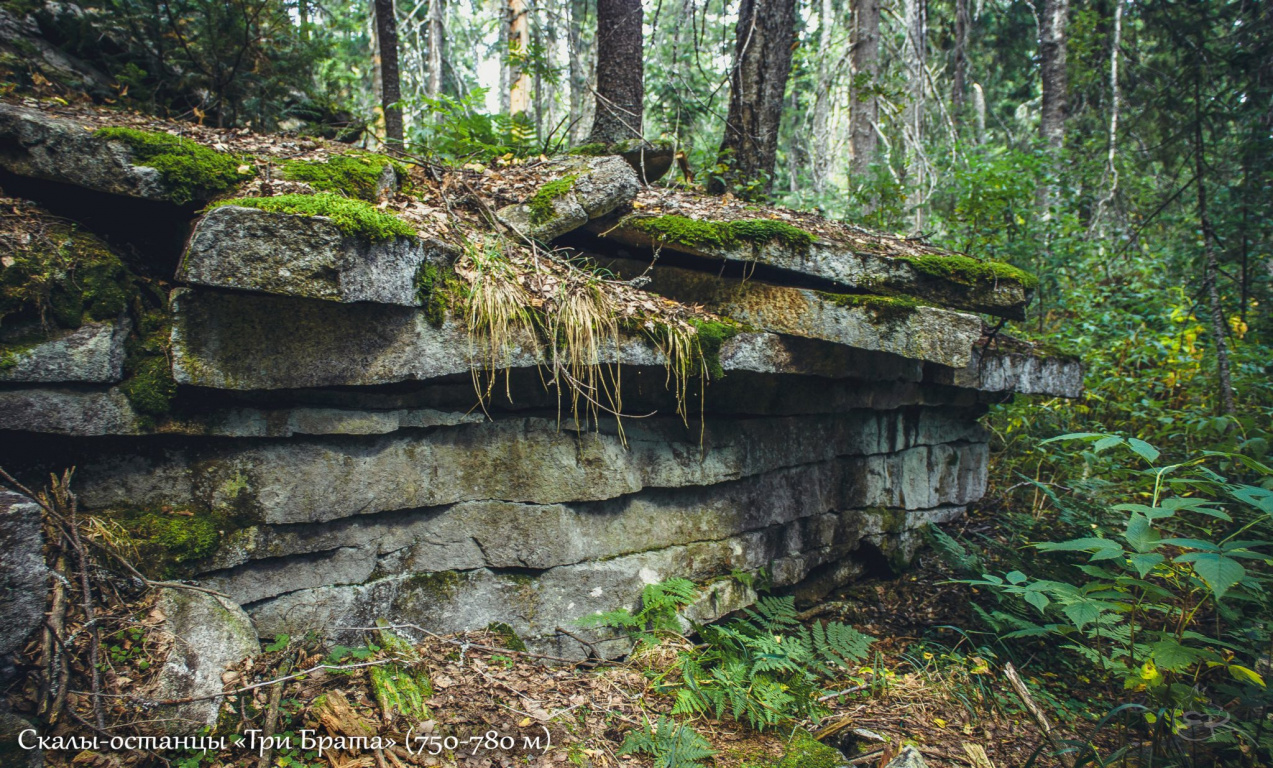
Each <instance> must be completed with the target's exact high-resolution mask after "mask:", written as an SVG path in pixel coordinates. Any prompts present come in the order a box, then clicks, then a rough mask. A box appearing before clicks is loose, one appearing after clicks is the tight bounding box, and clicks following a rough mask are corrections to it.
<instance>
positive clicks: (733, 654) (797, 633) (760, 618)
mask: <svg viewBox="0 0 1273 768" xmlns="http://www.w3.org/2000/svg"><path fill="white" fill-rule="evenodd" d="M701 634H702V637H703V639H704V640H705V641H706V648H703V649H701V650H698V649H696V650H695V651H687V652H685V653H682V654H681V656H680V658H679V661H678V665H677V668H678V669H679V673H680V679H679V680H678V681H677V682H676V683H672V684H669V685H667V686H665V688H664V689H665V690H667V689H669V688H674V689H675V696H676V704H675V706H674V707H673V709H672V713H673V714H677V715H687V716H694V717H696V716H700V715H701V716H709V717H716V718H721V717H724V716H725V715H726V714H729V715H730V716H732V717H733V718H734V719H735V720H739V721H742V722H746V723H748V724H749V725H751V726H752V727H753V728H756V729H760V730H763V729H765V728H771V727H774V726H778V725H781V724H783V723H786V722H789V721H791V720H793V719H798V718H811V719H816V718H817V717H820V716H821V715H822V714H824V713H825V710H824V708H823V707H822V706H821V705H820V704H819V703H818V694H820V693H821V692H822V687H821V683H822V682H823V681H824V680H830V679H835V678H837V677H841V676H842V675H843V674H844V672H845V671H846V670H848V669H851V668H852V667H853V666H855V665H856V664H857V663H858V662H860V661H861V660H862V659H863V658H865V657H866V654H867V652H868V650H869V648H870V645H871V643H872V641H873V638H871V637H869V636H867V635H864V634H862V633H861V632H858V631H857V630H855V629H853V628H852V627H850V626H848V625H846V624H838V623H830V624H815V625H813V627H812V628H806V627H804V626H803V625H801V624H800V622H799V620H798V619H797V618H796V608H795V601H794V600H793V598H791V597H765V598H762V599H761V600H760V601H759V602H757V604H756V606H755V607H754V608H751V609H748V610H747V611H745V615H744V616H743V617H741V618H738V619H734V620H733V621H731V622H729V623H727V624H724V625H721V626H709V627H704V628H703V629H702V632H701Z"/></svg>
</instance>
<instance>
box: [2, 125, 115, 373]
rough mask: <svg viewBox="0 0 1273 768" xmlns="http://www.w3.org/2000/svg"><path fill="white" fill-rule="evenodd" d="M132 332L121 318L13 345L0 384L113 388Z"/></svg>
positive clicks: (3, 364)
mask: <svg viewBox="0 0 1273 768" xmlns="http://www.w3.org/2000/svg"><path fill="white" fill-rule="evenodd" d="M0 106H2V105H0ZM129 328H130V324H129V321H128V320H127V319H126V318H122V319H120V320H118V321H116V322H101V323H85V324H84V325H82V326H80V327H79V328H77V329H76V330H73V331H57V332H55V333H54V334H53V335H52V337H51V338H48V339H47V340H45V341H39V342H36V343H33V344H29V345H28V344H22V345H17V344H12V343H11V344H9V345H8V347H7V351H0V355H2V359H3V363H2V364H0V382H12V383H20V384H27V383H32V384H48V383H52V384H56V383H66V382H76V383H86V384H113V383H115V382H117V381H119V380H120V379H122V378H123V376H124V341H125V339H127V338H128V330H129ZM0 349H3V348H0Z"/></svg>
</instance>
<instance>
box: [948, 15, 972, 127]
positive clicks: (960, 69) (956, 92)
mask: <svg viewBox="0 0 1273 768" xmlns="http://www.w3.org/2000/svg"><path fill="white" fill-rule="evenodd" d="M971 26H972V16H971V14H970V13H969V12H968V0H955V62H954V70H955V71H954V73H953V75H952V77H951V85H950V113H951V118H952V119H953V120H954V121H955V123H956V124H958V123H959V122H961V121H962V119H963V113H964V96H965V91H966V88H967V85H966V83H967V81H968V28H969V27H971Z"/></svg>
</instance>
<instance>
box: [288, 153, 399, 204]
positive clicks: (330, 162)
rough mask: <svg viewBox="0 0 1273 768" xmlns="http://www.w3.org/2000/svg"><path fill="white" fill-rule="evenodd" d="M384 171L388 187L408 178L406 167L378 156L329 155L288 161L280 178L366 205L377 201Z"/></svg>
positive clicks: (383, 179)
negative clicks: (389, 178) (387, 175)
mask: <svg viewBox="0 0 1273 768" xmlns="http://www.w3.org/2000/svg"><path fill="white" fill-rule="evenodd" d="M386 169H392V173H393V175H394V177H395V178H394V179H393V180H392V182H391V183H390V186H396V185H400V184H402V182H403V181H404V180H406V179H408V178H409V176H408V173H407V168H406V166H404V165H402V164H401V163H399V162H397V161H396V160H393V159H392V158H389V157H385V156H384V155H377V154H371V153H367V154H350V155H331V156H330V157H328V158H327V159H326V160H324V161H317V160H288V161H286V162H284V163H283V178H284V179H287V180H288V181H303V182H305V183H306V184H309V185H310V186H311V187H313V188H314V189H316V190H318V191H320V192H336V193H339V194H342V195H347V196H349V197H356V198H358V199H360V200H366V201H368V202H376V200H377V199H378V198H379V193H380V190H381V189H382V188H383V187H384V186H385V184H384V181H385V176H386V174H387V173H388V171H386Z"/></svg>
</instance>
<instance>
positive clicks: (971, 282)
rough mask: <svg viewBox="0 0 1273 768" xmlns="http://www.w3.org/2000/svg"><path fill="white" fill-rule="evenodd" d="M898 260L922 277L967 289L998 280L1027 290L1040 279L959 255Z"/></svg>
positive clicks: (1021, 271)
mask: <svg viewBox="0 0 1273 768" xmlns="http://www.w3.org/2000/svg"><path fill="white" fill-rule="evenodd" d="M900 259H901V260H902V261H906V262H908V263H910V264H911V266H913V267H915V270H916V271H918V272H919V273H921V274H923V275H927V276H928V277H933V278H937V279H939V280H949V281H951V282H954V283H959V284H960V285H966V286H970V287H974V286H980V285H982V284H984V283H994V282H997V281H999V280H1005V281H1011V282H1016V283H1020V284H1021V286H1022V287H1024V288H1025V289H1027V290H1033V289H1034V288H1036V287H1038V285H1039V279H1038V278H1037V277H1035V276H1034V275H1032V274H1030V273H1029V272H1026V271H1025V270H1022V269H1018V268H1016V267H1014V266H1012V265H1011V264H1005V263H1003V262H1001V261H980V260H978V259H973V258H969V257H968V256H960V255H958V254H925V255H923V256H903V257H900Z"/></svg>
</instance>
